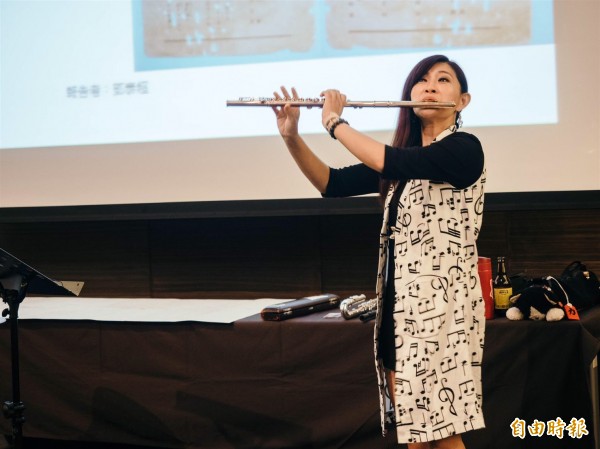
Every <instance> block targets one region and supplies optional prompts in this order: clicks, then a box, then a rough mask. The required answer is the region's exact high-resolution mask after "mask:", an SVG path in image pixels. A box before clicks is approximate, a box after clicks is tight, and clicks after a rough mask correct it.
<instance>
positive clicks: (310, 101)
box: [227, 97, 456, 109]
mask: <svg viewBox="0 0 600 449" xmlns="http://www.w3.org/2000/svg"><path fill="white" fill-rule="evenodd" d="M324 102H325V100H323V99H321V98H294V99H292V100H282V99H277V98H261V97H259V98H253V97H240V98H238V99H237V100H227V106H271V107H272V106H285V105H286V104H289V105H290V106H297V107H306V108H322V107H323V103H324ZM345 106H347V107H351V108H434V109H439V108H454V107H456V103H454V102H453V101H450V102H441V101H346V105H345Z"/></svg>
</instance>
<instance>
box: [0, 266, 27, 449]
mask: <svg viewBox="0 0 600 449" xmlns="http://www.w3.org/2000/svg"><path fill="white" fill-rule="evenodd" d="M26 290H27V281H26V280H25V279H24V278H23V276H21V275H18V274H17V275H13V276H10V277H8V278H5V279H2V280H1V281H0V294H1V295H2V301H3V302H5V303H6V304H7V305H8V309H5V310H3V311H2V316H4V317H7V316H8V317H9V318H8V319H9V321H10V358H11V367H12V401H5V402H4V404H3V405H2V412H3V413H4V416H5V417H6V418H7V419H10V420H11V422H12V441H11V445H12V447H14V448H15V449H21V448H22V447H23V423H24V422H25V405H24V404H23V403H22V402H21V384H20V379H19V305H20V304H21V302H22V301H23V299H24V298H25V292H26Z"/></svg>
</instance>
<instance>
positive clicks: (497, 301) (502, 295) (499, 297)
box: [494, 287, 513, 310]
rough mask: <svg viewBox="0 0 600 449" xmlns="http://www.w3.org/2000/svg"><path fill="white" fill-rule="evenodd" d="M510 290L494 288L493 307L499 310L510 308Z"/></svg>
mask: <svg viewBox="0 0 600 449" xmlns="http://www.w3.org/2000/svg"><path fill="white" fill-rule="evenodd" d="M512 295H513V294H512V288H511V287H509V288H495V289H494V307H496V309H500V310H506V309H508V308H509V307H510V297H511V296H512Z"/></svg>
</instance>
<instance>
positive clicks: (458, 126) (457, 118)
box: [456, 111, 463, 128]
mask: <svg viewBox="0 0 600 449" xmlns="http://www.w3.org/2000/svg"><path fill="white" fill-rule="evenodd" d="M462 125H463V121H462V117H461V116H460V111H458V113H457V114H456V127H457V128H460V127H461V126H462Z"/></svg>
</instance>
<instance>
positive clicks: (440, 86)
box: [410, 62, 470, 126]
mask: <svg viewBox="0 0 600 449" xmlns="http://www.w3.org/2000/svg"><path fill="white" fill-rule="evenodd" d="M410 98H411V100H412V101H439V102H450V101H451V102H454V103H456V107H455V108H415V109H414V112H415V114H416V115H417V117H419V118H420V119H421V122H422V123H423V124H424V125H425V124H429V123H439V124H443V125H447V126H451V125H453V124H454V121H455V114H456V112H457V111H462V110H463V109H464V108H465V107H466V106H467V104H468V103H469V100H470V95H469V94H468V93H464V94H463V93H461V91H460V83H459V81H458V78H457V77H456V73H455V72H454V69H453V68H452V67H451V66H450V65H449V64H447V63H445V62H438V63H437V64H435V65H434V66H433V67H431V69H430V70H429V71H428V72H427V73H426V74H425V75H424V76H423V77H422V78H421V79H420V80H418V81H417V83H416V84H415V85H414V86H413V88H412V90H411V92H410Z"/></svg>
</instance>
